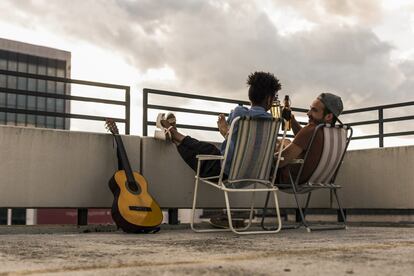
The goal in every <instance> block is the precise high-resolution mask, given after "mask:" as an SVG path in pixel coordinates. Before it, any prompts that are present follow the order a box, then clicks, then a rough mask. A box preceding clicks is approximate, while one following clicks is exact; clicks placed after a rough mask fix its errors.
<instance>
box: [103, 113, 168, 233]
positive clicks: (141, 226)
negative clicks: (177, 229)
mask: <svg viewBox="0 0 414 276" xmlns="http://www.w3.org/2000/svg"><path fill="white" fill-rule="evenodd" d="M105 125H106V128H107V129H108V130H109V131H110V132H111V133H112V134H113V136H114V138H115V141H116V144H117V147H118V155H119V156H118V158H120V161H121V164H122V168H123V170H119V171H117V172H116V173H115V174H114V176H113V177H112V178H111V179H110V180H109V188H110V189H111V191H112V193H113V194H114V201H113V204H112V210H111V214H112V219H113V220H114V222H115V223H116V225H117V226H118V227H119V228H121V229H122V230H123V231H125V232H127V233H151V232H157V231H158V230H159V227H158V226H159V225H160V224H161V222H162V219H163V216H162V211H161V209H160V207H159V205H158V204H157V202H156V201H155V200H154V199H153V198H152V197H151V195H150V194H149V193H148V183H147V181H146V180H145V178H144V177H143V176H142V175H140V174H139V173H137V172H133V171H132V169H131V165H130V163H129V160H128V157H127V154H126V151H125V147H124V144H123V142H122V139H121V136H120V135H119V131H118V127H117V126H116V123H115V121H114V120H112V119H107V120H106V123H105Z"/></svg>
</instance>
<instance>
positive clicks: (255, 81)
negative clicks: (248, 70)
mask: <svg viewBox="0 0 414 276" xmlns="http://www.w3.org/2000/svg"><path fill="white" fill-rule="evenodd" d="M247 84H248V85H249V86H250V87H249V99H250V101H251V102H252V104H254V105H258V104H261V103H263V101H264V100H265V99H266V98H267V97H268V96H271V97H275V96H276V93H277V91H279V90H280V89H281V88H282V85H281V84H280V82H279V80H278V79H277V78H276V77H275V76H274V75H273V74H272V73H265V72H254V73H252V74H250V75H249V77H248V78H247Z"/></svg>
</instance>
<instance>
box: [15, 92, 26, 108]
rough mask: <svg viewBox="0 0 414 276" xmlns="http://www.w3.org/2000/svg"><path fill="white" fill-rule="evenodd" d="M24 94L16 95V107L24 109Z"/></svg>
mask: <svg viewBox="0 0 414 276" xmlns="http://www.w3.org/2000/svg"><path fill="white" fill-rule="evenodd" d="M26 97H27V96H26V95H17V108H19V109H26Z"/></svg>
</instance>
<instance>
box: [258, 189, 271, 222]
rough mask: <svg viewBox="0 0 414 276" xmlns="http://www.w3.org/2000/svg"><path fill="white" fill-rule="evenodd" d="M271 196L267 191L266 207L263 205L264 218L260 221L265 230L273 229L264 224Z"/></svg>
mask: <svg viewBox="0 0 414 276" xmlns="http://www.w3.org/2000/svg"><path fill="white" fill-rule="evenodd" d="M269 198H270V192H267V194H266V201H265V204H264V207H263V214H262V220H261V221H260V226H261V227H262V229H263V230H271V228H268V227H265V226H264V219H265V217H266V212H267V205H268V204H269Z"/></svg>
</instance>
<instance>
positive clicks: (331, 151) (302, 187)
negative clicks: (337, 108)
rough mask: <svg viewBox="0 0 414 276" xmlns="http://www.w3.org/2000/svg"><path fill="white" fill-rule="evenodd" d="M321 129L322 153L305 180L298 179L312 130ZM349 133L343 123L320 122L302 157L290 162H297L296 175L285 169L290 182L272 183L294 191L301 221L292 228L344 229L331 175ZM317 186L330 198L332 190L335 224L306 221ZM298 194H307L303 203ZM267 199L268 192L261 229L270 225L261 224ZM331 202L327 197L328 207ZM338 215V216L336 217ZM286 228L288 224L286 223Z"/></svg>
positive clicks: (332, 175)
mask: <svg viewBox="0 0 414 276" xmlns="http://www.w3.org/2000/svg"><path fill="white" fill-rule="evenodd" d="M319 130H322V131H323V135H324V144H323V150H322V155H321V158H320V160H319V163H318V165H317V167H316V169H315V171H314V172H313V173H312V175H311V177H310V178H309V180H308V181H307V182H306V183H300V182H299V180H300V177H301V174H302V171H303V167H304V165H305V163H306V159H307V157H308V155H309V152H310V149H311V147H312V144H313V141H314V139H315V136H316V133H317V132H318V131H319ZM351 137H352V128H351V127H348V126H346V125H338V126H331V125H329V124H320V125H318V126H317V127H316V128H315V131H314V133H313V136H312V138H311V141H310V143H309V147H308V150H307V151H306V153H305V156H304V158H303V159H298V160H294V161H293V162H292V163H295V164H300V168H299V171H298V173H297V175H295V176H293V175H292V173H291V171H290V170H289V178H290V183H277V184H276V186H278V187H279V188H280V191H282V192H285V193H290V194H293V195H294V198H295V201H296V205H297V207H298V211H299V214H300V218H301V223H300V224H298V225H295V226H293V228H298V227H300V226H304V227H305V228H306V230H307V231H308V232H311V231H312V230H331V229H332V230H333V229H345V228H346V218H345V213H344V210H343V209H342V207H341V204H340V201H339V198H338V193H337V189H340V188H341V186H340V185H337V184H335V178H336V175H337V173H338V171H339V168H340V166H341V164H342V161H343V158H344V156H345V153H346V149H347V148H348V145H349V142H350V140H351ZM317 189H329V190H330V196H331V199H332V194H333V195H334V196H335V199H336V202H337V204H338V209H339V215H340V219H339V222H341V223H340V224H337V225H328V226H327V225H324V226H310V225H309V223H308V222H307V221H306V218H305V215H306V211H307V209H308V206H309V202H310V199H311V195H312V192H313V191H314V190H317ZM298 194H308V196H307V199H306V204H305V207H304V208H302V207H301V206H300V204H299V199H298ZM268 201H269V194H268V195H267V198H266V203H265V207H264V212H263V217H262V223H261V224H262V227H263V228H264V229H267V230H270V229H272V228H267V227H265V226H264V224H263V222H264V217H265V215H266V210H267V205H268ZM332 205H333V202H332V200H331V208H332ZM338 218H339V217H338ZM286 228H288V227H286Z"/></svg>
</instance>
